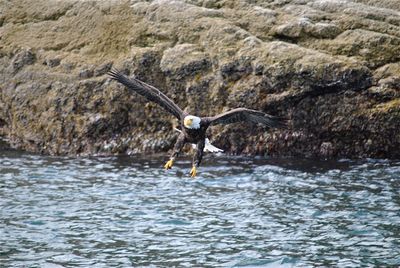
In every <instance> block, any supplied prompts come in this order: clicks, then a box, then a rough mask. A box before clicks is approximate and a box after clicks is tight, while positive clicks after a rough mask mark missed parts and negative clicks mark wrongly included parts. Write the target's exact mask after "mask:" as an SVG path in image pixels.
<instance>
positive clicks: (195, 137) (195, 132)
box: [171, 121, 210, 167]
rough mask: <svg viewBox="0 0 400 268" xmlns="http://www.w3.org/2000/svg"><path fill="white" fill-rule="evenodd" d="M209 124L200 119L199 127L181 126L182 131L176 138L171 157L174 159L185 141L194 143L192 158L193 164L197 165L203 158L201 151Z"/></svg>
mask: <svg viewBox="0 0 400 268" xmlns="http://www.w3.org/2000/svg"><path fill="white" fill-rule="evenodd" d="M182 125H183V124H182ZM209 125H210V124H207V123H205V122H204V123H202V122H201V121H200V128H199V129H190V128H186V127H183V128H182V132H181V133H180V134H179V136H178V139H177V140H176V143H175V146H174V150H173V152H172V155H171V158H173V159H175V158H176V157H177V156H178V155H179V153H180V151H181V150H182V148H183V146H184V145H185V144H186V143H192V144H196V147H197V151H196V154H195V155H194V158H193V165H194V166H196V167H198V166H199V165H200V163H201V160H202V158H203V151H204V146H205V140H206V132H207V128H208V126H209Z"/></svg>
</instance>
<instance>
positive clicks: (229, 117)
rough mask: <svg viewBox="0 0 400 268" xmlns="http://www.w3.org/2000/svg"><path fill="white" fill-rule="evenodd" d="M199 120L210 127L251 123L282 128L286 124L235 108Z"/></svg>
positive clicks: (266, 115) (278, 119)
mask: <svg viewBox="0 0 400 268" xmlns="http://www.w3.org/2000/svg"><path fill="white" fill-rule="evenodd" d="M201 120H202V121H204V122H206V123H208V124H210V125H218V124H232V123H237V122H252V123H260V124H263V125H266V126H267V127H275V128H284V127H286V124H287V122H286V119H283V118H280V117H276V116H272V115H269V114H266V113H263V112H260V111H256V110H251V109H246V108H236V109H233V110H230V111H227V112H225V113H222V114H219V115H216V116H212V117H203V118H202V119H201Z"/></svg>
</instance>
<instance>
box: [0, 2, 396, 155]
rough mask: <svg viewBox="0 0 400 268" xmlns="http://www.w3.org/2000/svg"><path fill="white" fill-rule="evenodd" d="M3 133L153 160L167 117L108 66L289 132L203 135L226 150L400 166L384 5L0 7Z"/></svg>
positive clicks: (392, 50) (199, 108)
mask: <svg viewBox="0 0 400 268" xmlns="http://www.w3.org/2000/svg"><path fill="white" fill-rule="evenodd" d="M2 7H3V9H2V12H1V13H0V40H1V42H0V136H2V137H3V139H5V140H7V142H9V143H10V144H11V145H12V146H13V147H16V148H20V149H23V150H27V151H32V152H40V153H45V154H54V155H65V154H69V155H81V154H104V155H111V154H131V153H143V152H149V153H155V152H160V151H168V150H170V149H171V148H172V146H173V144H174V141H175V139H176V136H177V133H176V132H175V131H174V130H173V128H174V127H175V126H176V125H177V120H176V119H175V118H174V117H173V116H171V115H170V114H168V113H167V112H165V111H164V110H162V108H160V107H159V106H157V105H156V104H154V103H149V102H147V101H146V100H145V99H144V98H142V97H140V96H138V95H136V94H132V92H130V91H129V90H127V89H126V88H124V87H123V86H121V85H119V84H118V83H116V82H114V81H111V80H110V79H109V78H108V77H107V75H106V73H107V71H109V70H110V69H111V68H112V67H114V68H118V69H120V70H121V71H123V72H125V73H126V74H127V75H130V76H131V75H134V76H135V77H137V78H139V79H141V80H143V81H145V82H147V83H149V84H151V85H153V86H156V87H158V88H160V89H161V90H162V91H163V92H164V93H165V94H166V95H167V96H169V97H170V98H171V99H173V100H174V101H175V102H176V103H177V104H178V105H179V106H181V107H182V109H184V110H186V111H188V112H190V113H192V114H196V115H200V116H209V115H214V114H216V113H220V112H223V111H226V110H229V109H232V108H236V107H248V108H253V109H259V110H262V111H264V112H267V113H270V114H273V115H277V116H283V117H286V118H288V119H289V127H288V128H287V129H283V130H276V129H271V130H267V129H265V128H263V127H262V126H258V125H248V124H246V123H241V124H237V125H228V126H216V127H213V128H211V129H210V130H209V133H208V135H209V137H210V138H211V141H212V142H213V143H214V144H215V145H216V146H218V147H220V148H222V149H224V150H225V151H226V152H228V153H232V154H252V155H253V154H257V155H265V156H307V157H323V158H328V157H348V158H358V157H380V158H398V157H400V150H399V148H400V135H399V133H398V130H399V129H400V67H399V66H400V58H399V57H400V56H399V53H398V52H399V48H400V4H399V3H398V1H395V0H382V1H370V0H346V1H344V0H343V1H342V0H340V1H329V0H311V1H303V0H286V1H261V0H256V1H246V0H238V1H225V0H223V1H219V0H196V1H192V0H175V1H167V0H156V1H151V2H148V1H144V0H143V1H141V0H134V1H122V0H116V1H78V2H72V1H62V2H59V1H57V2H55V1H47V0H38V1H35V5H32V4H31V1H28V0H14V1H6V2H4V3H2Z"/></svg>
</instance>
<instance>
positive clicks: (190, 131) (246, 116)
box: [109, 70, 286, 177]
mask: <svg viewBox="0 0 400 268" xmlns="http://www.w3.org/2000/svg"><path fill="white" fill-rule="evenodd" d="M109 75H110V76H111V78H112V79H114V80H116V81H118V82H120V83H121V84H123V85H125V86H126V87H127V88H129V89H130V90H133V91H135V92H136V93H138V94H140V95H142V96H144V97H145V98H146V99H148V100H149V101H153V102H155V103H157V104H159V105H160V106H161V107H163V108H164V109H165V110H167V111H168V112H170V113H171V114H172V115H174V116H175V117H176V118H177V119H178V120H179V122H180V125H181V130H182V132H181V134H180V135H179V136H178V139H177V141H176V143H175V146H174V149H173V152H172V154H171V157H170V160H169V161H168V162H167V163H166V164H165V166H164V167H165V169H170V168H171V167H172V165H173V162H174V161H175V159H176V157H177V156H178V155H179V153H180V152H181V150H182V148H183V146H184V145H185V144H186V143H192V144H196V145H197V150H196V154H195V155H194V157H193V168H192V170H191V172H190V174H191V175H192V177H194V176H196V168H197V167H198V166H199V165H200V163H201V160H202V158H203V151H204V146H205V139H206V131H207V128H208V127H210V126H213V125H217V124H231V123H236V122H242V121H247V122H253V123H260V124H263V125H265V126H267V127H284V126H285V125H286V121H285V120H284V119H281V118H278V117H274V116H271V115H268V114H266V113H264V112H261V111H256V110H251V109H246V108H236V109H233V110H230V111H227V112H225V113H221V114H218V115H216V116H212V117H201V118H200V117H195V116H192V115H189V114H188V113H186V112H184V111H183V110H182V109H181V108H179V106H177V105H176V104H175V103H174V102H173V101H172V100H171V99H169V98H168V97H167V96H166V95H164V94H163V93H162V92H161V91H160V90H158V89H157V88H155V87H153V86H150V85H148V84H146V83H144V82H142V81H140V80H138V79H136V78H128V77H127V76H125V75H124V74H122V73H120V72H119V71H117V70H113V71H110V72H109ZM189 117H190V119H188V118H189ZM193 117H194V118H195V119H196V120H200V123H199V125H191V124H192V118H193ZM187 119H188V120H189V122H190V123H189V125H187V124H186V121H185V120H187ZM186 126H188V127H186Z"/></svg>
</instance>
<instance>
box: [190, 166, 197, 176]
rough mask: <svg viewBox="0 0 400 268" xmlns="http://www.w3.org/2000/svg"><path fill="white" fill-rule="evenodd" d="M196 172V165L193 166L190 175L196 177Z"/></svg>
mask: <svg viewBox="0 0 400 268" xmlns="http://www.w3.org/2000/svg"><path fill="white" fill-rule="evenodd" d="M196 174H197V170H196V166H193V167H192V170H191V171H190V176H191V177H192V178H194V177H196Z"/></svg>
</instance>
